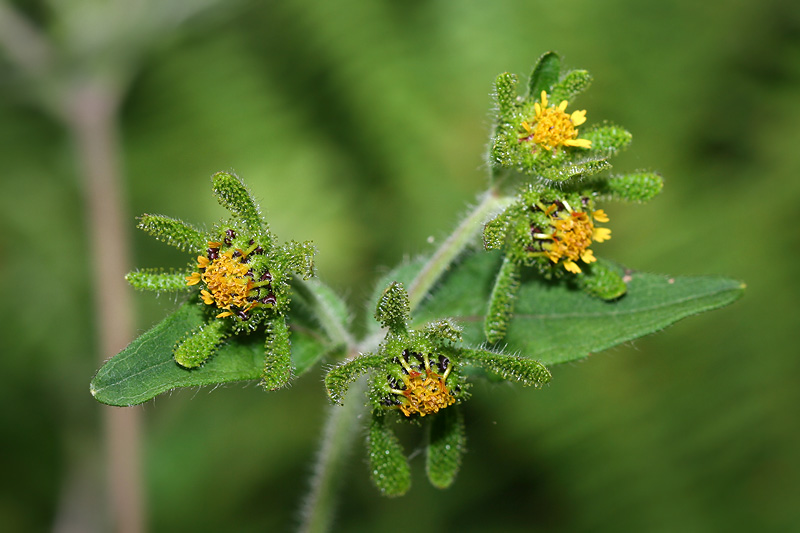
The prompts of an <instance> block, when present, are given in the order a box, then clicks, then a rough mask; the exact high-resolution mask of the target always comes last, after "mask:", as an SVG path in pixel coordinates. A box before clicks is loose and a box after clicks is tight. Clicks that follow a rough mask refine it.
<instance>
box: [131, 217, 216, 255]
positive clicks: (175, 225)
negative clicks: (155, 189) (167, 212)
mask: <svg viewBox="0 0 800 533" xmlns="http://www.w3.org/2000/svg"><path fill="white" fill-rule="evenodd" d="M136 227H138V228H139V229H140V230H142V231H144V232H145V233H147V234H149V235H152V236H153V237H155V238H156V239H158V240H159V241H161V242H164V243H167V244H169V245H170V246H174V247H176V248H178V249H180V250H188V251H190V252H193V253H196V254H199V253H203V251H204V250H205V249H206V246H207V242H208V237H207V236H206V234H205V233H203V232H202V231H200V230H199V229H197V228H195V227H194V226H192V225H191V224H187V223H186V222H184V221H182V220H178V219H175V218H171V217H166V216H164V215H142V216H140V217H139V223H138V224H137V226H136Z"/></svg>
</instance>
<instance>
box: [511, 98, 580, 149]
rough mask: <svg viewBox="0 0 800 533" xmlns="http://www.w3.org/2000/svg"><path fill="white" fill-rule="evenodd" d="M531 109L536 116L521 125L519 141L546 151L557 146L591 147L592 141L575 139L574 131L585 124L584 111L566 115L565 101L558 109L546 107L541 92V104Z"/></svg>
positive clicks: (576, 134) (576, 133) (535, 104)
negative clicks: (529, 142) (531, 143)
mask: <svg viewBox="0 0 800 533" xmlns="http://www.w3.org/2000/svg"><path fill="white" fill-rule="evenodd" d="M533 108H534V111H535V113H536V116H535V117H534V118H533V119H532V120H530V121H524V122H523V123H522V131H521V132H520V141H532V142H533V143H535V144H536V145H538V146H543V147H545V148H547V149H548V150H554V149H556V148H558V147H559V146H575V147H578V148H591V147H592V141H590V140H588V139H578V138H577V137H578V130H577V129H575V128H576V126H580V125H581V124H583V123H584V122H586V110H585V109H584V110H581V111H573V112H572V114H567V113H566V109H567V101H566V100H564V101H562V102H561V103H560V104H559V105H558V107H556V106H551V105H548V101H547V93H546V92H545V91H542V97H541V103H540V102H536V103H534V104H533Z"/></svg>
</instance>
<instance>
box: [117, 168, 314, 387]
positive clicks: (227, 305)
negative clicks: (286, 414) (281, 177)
mask: <svg viewBox="0 0 800 533" xmlns="http://www.w3.org/2000/svg"><path fill="white" fill-rule="evenodd" d="M212 182H213V187H214V192H215V194H216V195H217V199H218V200H219V203H220V204H221V205H222V206H224V207H225V208H227V209H228V210H229V211H230V212H231V214H232V215H233V216H232V218H231V219H230V220H224V221H221V222H220V223H218V224H217V225H216V226H215V227H214V229H212V230H211V231H210V232H203V231H201V230H199V229H197V228H194V227H192V226H190V225H189V224H187V223H185V222H182V221H180V220H175V219H172V218H169V217H165V216H161V215H143V216H142V217H140V219H139V228H140V229H142V230H144V231H146V232H147V233H149V234H151V235H153V236H154V237H156V238H157V239H158V240H160V241H163V242H166V243H167V244H170V245H172V246H175V247H177V248H180V249H182V250H188V251H190V252H193V253H197V254H200V255H198V256H197V260H196V262H195V263H194V264H192V265H191V266H190V268H189V269H187V270H185V271H181V272H164V271H160V270H138V271H136V272H131V273H130V274H129V275H128V276H127V280H128V281H129V282H130V284H131V285H133V286H134V287H136V288H137V289H143V290H153V291H159V292H160V291H193V292H194V293H195V294H194V295H193V298H194V299H195V300H196V301H197V305H199V306H201V307H202V308H203V310H204V314H205V317H206V320H205V322H204V323H203V324H202V325H201V326H199V327H197V328H195V329H193V330H192V331H189V332H187V334H186V335H185V336H184V338H183V339H182V340H180V341H179V342H178V343H177V344H176V345H175V349H174V351H173V356H174V358H175V361H176V362H177V363H178V364H180V365H181V366H183V367H184V368H187V369H188V368H196V367H198V366H200V365H202V364H203V363H204V362H205V361H206V360H207V359H208V358H209V357H211V355H213V354H214V353H215V352H216V350H217V348H218V347H219V346H220V344H221V343H222V342H223V341H225V339H226V338H227V337H229V336H230V335H233V334H241V333H252V332H255V331H261V332H263V333H264V334H265V336H266V342H265V353H266V359H265V364H264V372H263V374H262V379H263V381H262V382H263V384H264V386H265V387H267V388H269V389H273V388H277V387H280V386H282V385H284V384H286V383H287V382H288V381H289V379H290V377H291V374H292V369H291V361H290V348H289V346H290V344H289V329H288V327H287V325H286V318H285V315H286V312H287V310H288V308H289V282H290V280H291V278H292V276H293V275H298V276H300V277H302V278H303V279H308V278H310V277H311V276H312V274H313V259H314V248H313V246H312V245H311V243H308V242H305V243H297V242H293V241H292V242H289V243H286V244H284V245H279V244H278V243H277V242H276V240H275V238H274V236H273V235H272V233H271V232H270V231H269V227H268V226H267V224H266V222H265V221H264V219H263V218H262V217H261V214H260V213H259V209H258V206H257V205H256V203H255V201H254V200H253V198H252V196H251V195H250V193H249V192H248V191H247V189H246V188H245V186H244V184H243V183H242V182H241V180H240V179H239V178H238V177H237V176H235V175H233V174H229V173H226V172H218V173H217V174H214V176H213V177H212ZM197 289H199V291H198V290H197Z"/></svg>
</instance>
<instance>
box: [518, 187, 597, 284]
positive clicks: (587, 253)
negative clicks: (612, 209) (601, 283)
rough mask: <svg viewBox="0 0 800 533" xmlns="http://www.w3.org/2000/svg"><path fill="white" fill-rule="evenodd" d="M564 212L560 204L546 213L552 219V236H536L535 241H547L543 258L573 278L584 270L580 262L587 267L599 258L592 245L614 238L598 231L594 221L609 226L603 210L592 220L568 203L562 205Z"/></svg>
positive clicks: (592, 215)
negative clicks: (560, 266) (563, 269)
mask: <svg viewBox="0 0 800 533" xmlns="http://www.w3.org/2000/svg"><path fill="white" fill-rule="evenodd" d="M561 204H562V205H563V209H560V206H559V205H558V204H552V205H550V207H547V208H546V209H544V212H545V214H547V215H548V216H550V219H551V221H552V230H551V232H550V233H538V232H536V233H533V237H534V238H535V239H539V240H545V241H548V242H545V243H544V244H543V245H542V248H543V251H544V255H545V256H547V258H549V259H550V260H551V261H552V262H553V263H558V262H559V261H560V262H561V263H562V264H563V265H564V268H565V269H566V270H568V271H569V272H572V273H574V274H579V273H580V272H581V268H580V267H579V266H578V264H577V262H576V261H578V260H581V261H583V262H584V263H586V264H589V263H594V262H595V261H597V258H596V257H595V256H594V252H593V251H592V250H590V249H589V246H591V244H592V242H594V241H596V242H603V241H607V240H608V239H610V238H611V230H610V229H608V228H597V227H595V225H594V222H593V220H596V221H598V222H608V220H609V219H608V215H606V213H605V211H603V210H602V209H598V210H597V211H594V212H593V213H592V214H591V216H590V215H589V213H586V212H584V211H575V210H573V209H572V207H570V205H569V204H568V203H566V202H565V201H562V202H561Z"/></svg>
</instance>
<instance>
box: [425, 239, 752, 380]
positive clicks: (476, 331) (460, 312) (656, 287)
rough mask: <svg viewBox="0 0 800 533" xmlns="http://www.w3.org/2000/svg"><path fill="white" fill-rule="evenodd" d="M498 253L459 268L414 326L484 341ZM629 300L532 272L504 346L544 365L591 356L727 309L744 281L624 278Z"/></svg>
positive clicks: (473, 259) (524, 282) (483, 255)
mask: <svg viewBox="0 0 800 533" xmlns="http://www.w3.org/2000/svg"><path fill="white" fill-rule="evenodd" d="M500 261H501V255H500V254H499V253H477V254H474V255H472V256H470V257H468V258H466V259H465V260H464V261H463V262H462V263H461V264H459V265H458V266H456V267H454V268H453V269H452V270H451V272H450V274H449V275H448V276H447V278H445V279H444V280H443V282H442V283H441V285H440V286H439V287H438V289H437V290H435V291H434V293H433V294H432V295H431V297H430V298H429V299H428V300H427V301H426V302H425V303H424V304H423V306H422V308H421V309H420V310H418V311H417V313H416V314H415V315H414V319H415V322H416V321H419V322H424V321H427V320H431V319H433V318H441V317H452V318H454V319H456V320H457V321H458V322H459V323H461V324H462V325H463V326H464V340H465V341H467V342H470V343H473V344H481V343H483V342H485V337H484V334H483V320H484V315H485V314H486V306H487V302H488V296H489V293H490V291H491V288H492V283H493V281H494V276H495V275H496V273H497V270H498V269H499V268H500ZM610 266H612V268H616V269H618V270H619V271H620V273H621V274H624V275H625V278H624V279H625V280H626V281H627V283H628V293H627V294H626V295H625V296H623V297H622V298H620V299H619V300H616V301H612V302H605V301H602V300H599V299H597V298H593V297H591V296H589V295H587V294H585V293H584V292H582V291H580V290H577V289H575V288H573V287H571V286H570V285H569V283H568V282H566V281H559V282H553V283H551V282H546V281H544V280H542V279H541V278H539V277H536V276H534V275H533V274H532V273H531V270H530V269H529V270H528V276H527V278H523V280H522V283H521V287H520V290H519V297H518V301H517V306H516V310H515V313H514V318H512V320H511V322H510V323H509V328H508V332H507V334H506V337H505V339H504V340H502V341H500V344H501V345H506V349H507V351H510V352H520V353H521V354H523V355H526V356H528V357H531V358H533V359H537V360H539V361H541V362H542V363H544V364H546V365H553V364H557V363H565V362H567V361H573V360H575V359H580V358H582V357H586V356H587V355H589V354H591V353H594V352H598V351H600V350H605V349H606V348H610V347H612V346H615V345H617V344H620V343H623V342H626V341H630V340H633V339H635V338H638V337H641V336H644V335H647V334H649V333H653V332H655V331H658V330H660V329H663V328H664V327H666V326H668V325H670V324H672V323H674V322H676V321H678V320H680V319H681V318H684V317H687V316H690V315H693V314H697V313H701V312H703V311H709V310H711V309H716V308H718V307H722V306H724V305H726V304H729V303H731V302H733V301H734V300H736V299H737V298H738V297H739V296H741V294H742V290H743V289H744V286H743V285H742V283H741V282H738V281H735V280H731V279H727V278H721V277H711V276H702V277H700V276H698V277H676V278H670V277H668V276H662V275H656V274H646V273H642V272H633V271H624V273H623V271H622V269H621V268H620V267H618V266H614V265H610Z"/></svg>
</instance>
